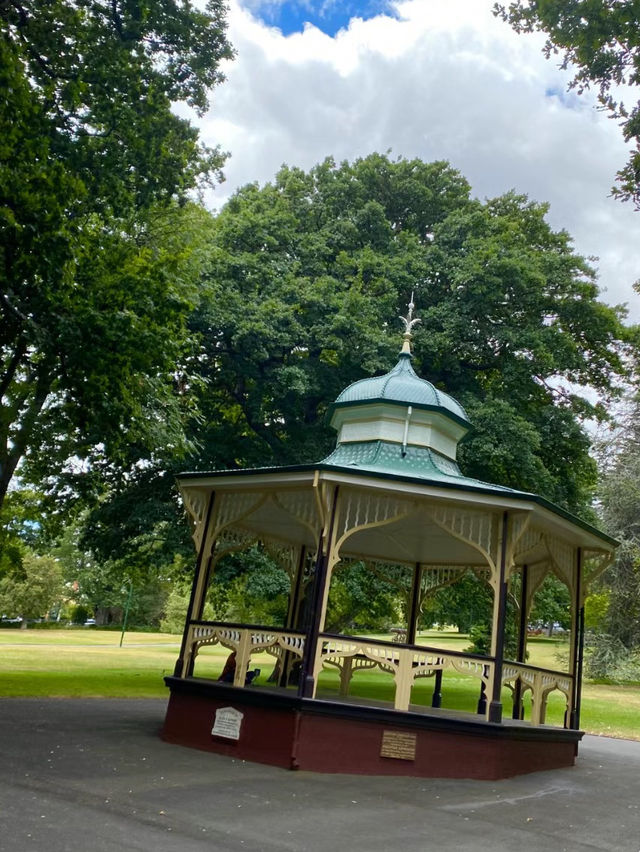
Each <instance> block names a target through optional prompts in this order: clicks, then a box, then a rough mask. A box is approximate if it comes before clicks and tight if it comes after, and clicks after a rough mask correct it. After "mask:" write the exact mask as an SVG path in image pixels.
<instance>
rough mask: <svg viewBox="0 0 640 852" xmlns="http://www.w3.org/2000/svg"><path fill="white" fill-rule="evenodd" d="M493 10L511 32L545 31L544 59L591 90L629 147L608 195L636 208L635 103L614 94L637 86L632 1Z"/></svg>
mask: <svg viewBox="0 0 640 852" xmlns="http://www.w3.org/2000/svg"><path fill="white" fill-rule="evenodd" d="M494 9H495V12H496V14H498V15H500V16H501V17H502V18H503V19H504V20H506V21H508V22H509V23H510V24H511V26H513V27H514V29H515V30H516V31H517V32H532V31H533V30H542V31H543V32H545V33H546V34H547V35H548V36H549V39H548V41H547V44H546V48H545V53H546V55H547V56H551V55H552V54H558V53H560V54H562V55H563V62H562V67H563V68H566V67H568V66H569V65H571V66H574V67H575V68H576V69H577V70H576V74H575V77H574V79H573V82H572V83H571V86H572V87H573V88H577V89H578V91H582V90H584V89H586V88H589V87H590V86H591V85H592V84H593V85H595V86H596V87H597V89H598V91H599V98H600V102H601V104H602V105H603V106H604V107H605V108H606V109H607V110H608V111H609V112H610V113H611V116H612V117H613V118H617V119H619V120H620V123H621V126H622V132H623V134H624V138H625V140H626V141H627V142H632V143H633V146H634V147H633V148H632V150H631V153H630V155H629V159H628V161H627V163H626V165H625V166H624V167H623V168H622V169H620V171H619V172H618V186H617V187H616V188H614V190H613V192H614V194H615V195H618V196H619V197H621V198H622V199H624V200H628V199H631V200H633V201H634V203H635V205H636V207H640V100H638V101H637V102H636V103H634V104H632V105H630V104H629V103H627V104H625V103H624V102H623V101H622V100H621V99H620V95H619V94H618V91H619V88H618V87H620V86H621V85H627V86H638V85H640V6H639V5H638V2H637V0H513V2H510V3H496V4H495V6H494ZM632 97H633V96H632ZM634 100H635V99H634Z"/></svg>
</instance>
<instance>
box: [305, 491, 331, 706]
mask: <svg viewBox="0 0 640 852" xmlns="http://www.w3.org/2000/svg"><path fill="white" fill-rule="evenodd" d="M338 491H339V486H337V485H336V487H335V490H334V492H333V501H332V506H331V515H330V518H329V529H328V532H327V535H326V537H325V535H324V532H323V534H322V535H321V536H320V542H319V544H318V556H317V559H316V570H315V576H314V578H313V598H312V609H311V624H310V625H309V631H308V633H307V637H306V641H305V644H304V655H303V657H302V671H301V674H300V684H299V687H298V694H299V695H301V696H302V697H304V698H313V696H314V695H315V691H316V683H315V678H314V676H313V669H314V665H315V660H316V652H317V648H318V636H319V634H320V631H321V630H322V627H323V626H324V616H325V611H326V606H327V599H328V595H329V583H330V581H331V575H330V570H329V566H330V561H331V558H332V556H333V553H332V551H333V544H334V541H333V539H334V535H333V532H334V526H335V519H336V511H337V506H338Z"/></svg>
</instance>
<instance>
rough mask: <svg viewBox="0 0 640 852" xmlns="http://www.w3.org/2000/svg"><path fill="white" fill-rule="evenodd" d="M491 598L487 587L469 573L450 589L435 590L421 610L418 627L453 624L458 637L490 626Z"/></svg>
mask: <svg viewBox="0 0 640 852" xmlns="http://www.w3.org/2000/svg"><path fill="white" fill-rule="evenodd" d="M492 608H493V594H492V592H491V588H490V587H489V585H488V584H487V583H486V582H484V581H483V580H481V579H479V578H478V577H477V576H476V575H475V574H474V573H473V572H471V571H467V573H466V574H465V575H464V576H463V577H462V579H461V580H458V582H457V583H454V584H453V585H451V586H445V587H444V588H442V589H438V590H437V591H436V592H435V593H434V594H433V595H432V596H431V597H430V598H428V599H427V601H425V603H424V604H423V607H422V613H423V615H422V623H424V624H439V625H446V624H453V625H454V626H455V627H457V628H458V631H459V632H460V633H469V632H470V631H471V629H472V627H473V626H474V625H477V624H487V623H489V624H490V623H491V613H492Z"/></svg>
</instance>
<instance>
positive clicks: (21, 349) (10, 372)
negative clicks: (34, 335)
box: [0, 337, 27, 400]
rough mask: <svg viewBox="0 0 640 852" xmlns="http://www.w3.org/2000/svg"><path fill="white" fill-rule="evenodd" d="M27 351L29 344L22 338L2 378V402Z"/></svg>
mask: <svg viewBox="0 0 640 852" xmlns="http://www.w3.org/2000/svg"><path fill="white" fill-rule="evenodd" d="M26 351H27V342H26V340H25V339H24V337H20V339H19V341H18V345H17V347H16V349H15V351H14V353H13V355H12V356H11V360H10V361H9V364H8V366H7V369H6V370H5V373H4V376H3V377H2V381H0V400H1V399H2V397H3V396H4V395H5V394H6V392H7V390H8V389H9V385H10V384H11V382H12V381H13V377H14V376H15V374H16V370H17V369H18V366H19V364H20V361H21V360H22V357H23V356H24V354H25V352H26Z"/></svg>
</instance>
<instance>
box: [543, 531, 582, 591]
mask: <svg viewBox="0 0 640 852" xmlns="http://www.w3.org/2000/svg"><path fill="white" fill-rule="evenodd" d="M544 540H545V544H546V546H547V550H548V551H549V556H550V557H551V565H552V569H553V572H554V574H555V575H556V576H557V578H558V579H559V580H561V581H562V582H563V583H564V584H565V586H566V587H567V588H568V589H569V590H570V591H571V592H573V591H574V585H575V575H576V549H575V547H573V546H572V545H570V544H567V543H566V542H565V541H562V539H559V538H556V536H550V535H547V536H545V539H544Z"/></svg>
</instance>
